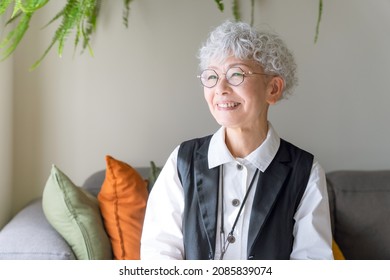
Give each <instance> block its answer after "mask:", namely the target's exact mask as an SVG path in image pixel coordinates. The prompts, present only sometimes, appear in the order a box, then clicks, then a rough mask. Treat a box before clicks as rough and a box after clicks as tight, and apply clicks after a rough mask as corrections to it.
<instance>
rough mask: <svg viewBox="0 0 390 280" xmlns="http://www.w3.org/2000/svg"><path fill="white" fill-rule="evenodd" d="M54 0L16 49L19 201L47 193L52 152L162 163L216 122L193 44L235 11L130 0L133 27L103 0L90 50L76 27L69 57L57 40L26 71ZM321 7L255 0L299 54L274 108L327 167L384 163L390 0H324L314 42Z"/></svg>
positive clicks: (389, 136) (115, 5)
mask: <svg viewBox="0 0 390 280" xmlns="http://www.w3.org/2000/svg"><path fill="white" fill-rule="evenodd" d="M51 2H53V1H51ZM56 2H57V3H54V4H53V3H51V4H50V6H48V7H47V8H45V9H44V10H42V12H41V15H40V17H39V18H36V19H35V20H34V22H33V23H32V26H31V30H30V31H29V33H28V36H27V38H25V40H24V41H23V43H22V45H21V46H20V48H19V49H18V51H17V53H16V54H15V56H14V58H15V59H14V61H15V64H14V67H15V76H14V83H15V86H14V119H13V122H14V148H15V149H14V151H15V152H14V155H13V160H14V176H13V191H14V198H13V205H14V206H13V208H14V211H16V210H18V209H20V207H22V206H23V205H25V204H26V203H27V202H28V201H29V200H31V199H32V198H34V197H37V196H40V195H41V193H42V189H43V187H44V184H45V182H46V179H47V177H48V175H49V170H50V166H51V164H52V163H55V164H56V165H57V166H58V167H59V168H61V169H62V170H63V171H64V172H65V173H66V174H68V175H69V177H70V178H72V179H73V180H74V182H75V183H76V184H81V183H82V182H83V181H84V180H85V178H86V177H87V176H88V175H89V174H91V173H92V172H94V171H96V170H98V169H103V168H104V166H105V162H104V156H105V155H106V154H110V155H112V156H114V157H117V158H118V159H121V160H124V161H127V162H128V163H130V164H132V165H135V166H139V165H149V161H151V160H153V161H155V162H156V163H157V164H159V165H162V164H163V163H164V162H165V159H166V158H167V157H168V155H169V153H170V152H171V151H172V149H173V148H174V147H175V146H176V145H177V144H179V143H180V142H181V141H182V140H184V139H187V138H192V137H196V136H202V135H206V134H209V133H211V132H213V131H214V130H215V129H216V128H217V125H216V124H215V123H214V121H213V119H212V118H211V117H210V115H209V113H208V109H207V107H206V105H205V103H204V101H203V96H202V88H201V87H200V85H199V82H198V81H197V79H196V74H197V70H198V69H197V63H198V61H197V59H196V54H197V50H198V48H199V46H200V44H201V42H202V41H203V40H204V39H205V38H206V36H207V33H208V32H209V31H210V29H211V28H212V27H214V26H216V25H218V24H220V23H221V22H222V21H223V20H224V19H227V18H231V13H230V10H229V9H230V6H231V5H230V4H229V1H226V2H227V3H226V7H227V11H226V12H225V13H220V12H219V11H218V10H217V8H216V6H215V3H214V1H211V0H202V1H190V0H164V1H156V0H142V1H140V0H135V1H133V3H132V6H131V14H130V22H129V28H128V29H126V28H125V27H124V26H123V25H122V20H121V15H122V1H107V0H106V1H104V2H103V7H102V11H103V13H102V15H101V21H100V23H99V26H98V30H97V34H96V36H95V37H94V39H93V43H92V46H93V49H94V53H95V57H94V58H92V57H90V56H89V54H88V53H85V54H83V55H79V52H78V51H77V52H76V53H75V54H73V49H72V47H71V42H72V40H73V38H72V37H70V38H69V43H70V44H69V45H68V47H67V48H66V49H65V53H64V56H63V57H62V58H58V57H57V55H56V53H55V50H53V51H52V52H51V53H50V54H49V55H48V57H47V58H46V59H45V60H44V62H43V64H42V65H41V66H40V67H39V68H38V69H37V70H35V71H33V72H29V71H28V67H29V66H30V65H31V64H32V63H33V62H34V61H35V59H37V58H38V57H39V55H40V54H41V53H42V52H43V51H44V50H45V48H46V47H47V46H48V44H49V42H50V40H51V36H52V34H53V28H54V27H55V25H53V26H51V27H49V28H47V29H45V30H40V27H41V26H42V25H44V24H45V23H46V22H47V21H48V20H49V19H50V18H51V16H52V15H53V14H54V13H55V12H56V11H58V10H59V8H60V6H59V3H60V2H59V1H56ZM241 2H245V3H247V2H249V1H241ZM246 5H247V4H245V5H244V6H243V7H242V9H243V10H244V11H245V20H248V16H247V14H248V13H247V11H248V7H247V6H246ZM48 12H49V13H50V15H49V14H47V13H48ZM317 12H318V1H312V0H295V1H285V0H272V1H269V0H268V1H256V12H255V24H256V25H258V26H261V27H265V28H270V29H273V30H275V31H276V32H278V33H279V34H280V35H281V36H282V37H283V38H284V39H285V40H286V41H287V43H288V45H289V46H290V47H291V49H292V50H293V52H294V54H295V56H296V59H297V62H298V66H299V76H300V84H299V86H298V88H297V89H296V91H295V95H294V96H292V97H291V98H290V99H289V100H287V101H283V102H281V103H280V104H278V105H276V106H275V107H274V108H273V109H272V110H271V115H270V120H271V122H272V123H273V124H274V126H275V127H276V129H277V130H278V131H279V134H280V135H281V136H282V137H284V138H286V139H287V140H290V141H292V142H294V143H296V144H297V145H299V146H301V147H304V148H306V149H308V150H310V151H311V152H312V153H314V154H315V155H316V156H317V158H318V159H319V161H320V162H321V164H322V165H323V167H324V168H325V170H326V171H331V170H336V169H384V168H388V167H389V159H388V154H389V150H390V148H389V146H388V143H390V131H389V129H388V124H387V122H388V119H389V110H388V105H389V104H390V94H389V89H388V76H389V73H390V56H389V55H388V49H390V35H389V34H390V32H389V30H390V17H389V16H388V15H389V13H390V4H389V2H388V1H385V0H377V1H374V2H371V1H365V0H345V1H336V0H329V1H324V14H323V20H322V23H321V29H320V37H319V41H318V43H317V44H314V43H313V38H314V29H315V24H316V20H317Z"/></svg>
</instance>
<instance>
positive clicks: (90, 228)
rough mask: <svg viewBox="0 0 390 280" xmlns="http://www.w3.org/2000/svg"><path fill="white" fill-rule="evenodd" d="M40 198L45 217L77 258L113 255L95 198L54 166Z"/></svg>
mask: <svg viewBox="0 0 390 280" xmlns="http://www.w3.org/2000/svg"><path fill="white" fill-rule="evenodd" d="M42 201H43V202H42V203H43V211H44V213H45V215H46V218H47V219H48V221H49V222H50V224H51V225H52V226H53V227H54V228H55V229H56V230H57V231H58V232H59V233H60V234H61V235H62V237H63V238H64V239H65V240H66V241H67V242H68V244H69V245H70V246H71V248H72V250H73V252H74V254H75V255H76V258H77V259H83V260H87V259H111V258H112V250H111V243H110V240H109V238H108V235H107V233H106V232H105V228H104V225H103V220H102V217H101V215H100V210H99V204H98V201H97V199H96V197H94V196H93V195H91V194H89V193H88V192H86V191H84V190H83V189H82V188H79V187H77V186H76V185H74V184H73V182H72V181H71V180H70V179H69V177H67V176H66V175H65V174H64V173H63V172H62V171H61V170H59V169H58V168H57V167H56V166H55V165H53V167H52V169H51V174H50V176H49V178H48V180H47V183H46V186H45V189H44V191H43V196H42Z"/></svg>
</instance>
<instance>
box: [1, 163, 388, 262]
mask: <svg viewBox="0 0 390 280" xmlns="http://www.w3.org/2000/svg"><path fill="white" fill-rule="evenodd" d="M138 171H139V172H140V173H141V175H142V176H143V177H144V178H147V176H148V174H149V168H138ZM104 176H105V171H104V170H102V171H99V172H96V173H95V174H93V175H91V176H90V177H89V178H88V179H87V180H86V182H85V183H84V184H83V188H85V189H86V190H88V191H89V192H90V193H92V194H94V195H97V194H98V192H99V190H100V187H101V185H102V182H103V180H104ZM327 181H328V191H329V203H330V209H331V218H332V230H333V236H334V239H335V241H336V242H337V244H338V245H339V247H340V249H341V251H342V253H343V254H344V256H345V258H346V259H387V260H390V219H389V217H390V207H389V206H390V170H389V171H335V172H330V173H328V174H327ZM0 259H9V260H11V259H12V260H16V259H24V260H27V259H29V260H30V259H41V260H42V259H43V260H50V259H62V260H65V259H66V260H72V259H75V255H74V254H73V252H72V250H71V248H70V247H69V246H68V244H67V243H66V241H65V240H64V239H63V238H62V237H61V235H60V234H58V233H57V232H56V231H55V230H54V228H52V226H51V225H50V224H49V223H48V222H47V220H46V218H45V215H44V213H43V210H42V201H41V199H36V200H34V201H32V202H31V203H30V204H28V205H27V206H26V207H25V208H24V209H22V210H21V211H20V212H19V213H18V214H17V215H16V216H15V217H14V218H13V219H12V220H11V221H10V222H9V223H8V224H7V225H6V226H5V227H4V228H3V229H2V230H1V231H0Z"/></svg>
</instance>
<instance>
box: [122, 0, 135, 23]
mask: <svg viewBox="0 0 390 280" xmlns="http://www.w3.org/2000/svg"><path fill="white" fill-rule="evenodd" d="M131 2H133V0H123V5H124V6H125V7H124V10H123V15H122V19H123V24H124V25H125V26H126V27H129V14H130V3H131Z"/></svg>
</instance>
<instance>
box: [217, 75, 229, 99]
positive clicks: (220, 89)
mask: <svg viewBox="0 0 390 280" xmlns="http://www.w3.org/2000/svg"><path fill="white" fill-rule="evenodd" d="M228 89H229V83H228V80H227V79H226V76H225V75H221V76H220V77H219V79H218V81H217V84H216V85H215V93H216V94H218V95H223V94H227V93H228Z"/></svg>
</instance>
